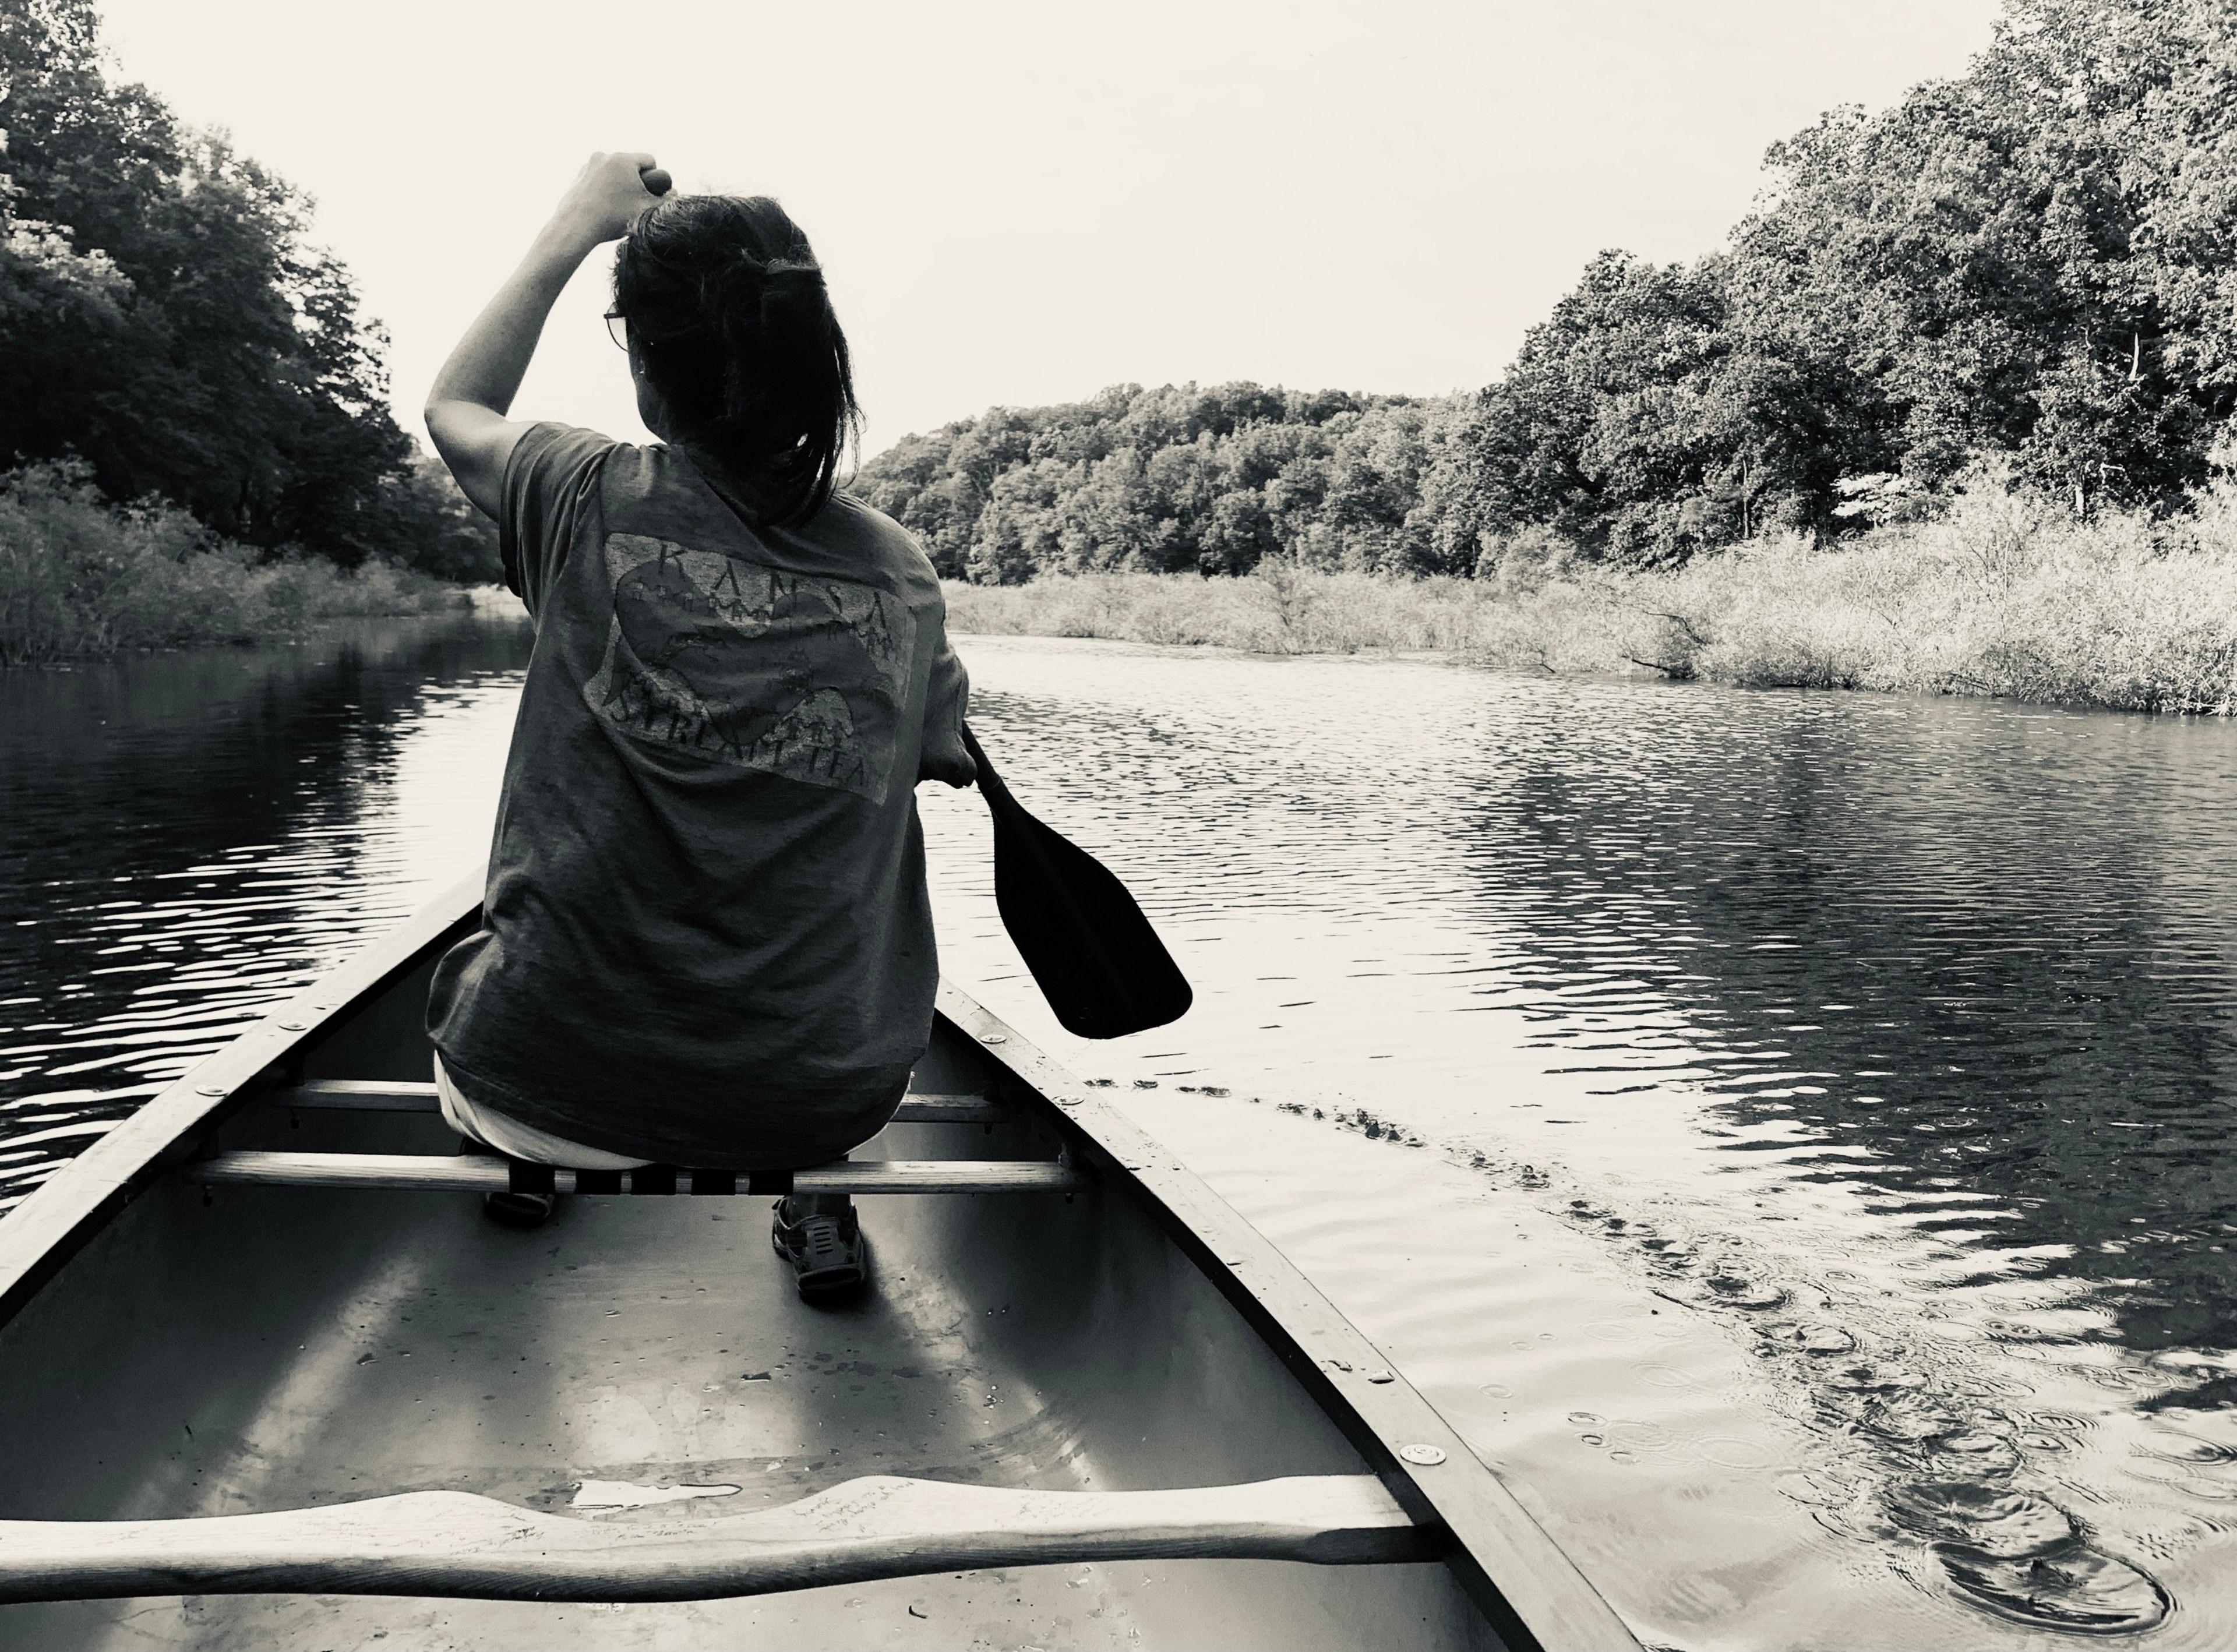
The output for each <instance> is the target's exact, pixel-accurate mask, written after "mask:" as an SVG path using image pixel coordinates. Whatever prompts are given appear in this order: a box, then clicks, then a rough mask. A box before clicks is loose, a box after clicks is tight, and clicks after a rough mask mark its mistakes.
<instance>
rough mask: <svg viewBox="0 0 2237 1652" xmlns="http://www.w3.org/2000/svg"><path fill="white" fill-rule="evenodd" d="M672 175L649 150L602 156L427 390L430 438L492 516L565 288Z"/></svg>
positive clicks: (583, 173) (472, 496) (585, 170)
mask: <svg viewBox="0 0 2237 1652" xmlns="http://www.w3.org/2000/svg"><path fill="white" fill-rule="evenodd" d="M648 176H650V181H651V182H654V183H655V184H663V183H665V182H666V181H667V180H666V178H665V177H664V176H663V175H661V174H659V173H657V172H655V171H654V170H653V161H652V157H651V156H650V155H592V156H591V158H590V160H589V161H587V162H584V167H583V169H582V171H581V172H580V173H578V174H577V175H576V178H575V182H574V183H573V184H572V185H571V186H570V188H568V191H567V194H566V195H565V196H564V198H563V199H562V200H561V201H560V202H559V206H558V210H557V211H555V212H554V213H553V214H552V215H551V221H550V222H549V223H547V224H545V225H544V228H543V229H542V230H540V231H539V232H538V235H537V237H536V241H535V244H534V245H532V246H531V247H530V248H529V249H528V256H527V257H525V258H524V259H522V260H521V261H520V268H518V269H516V270H514V271H513V272H512V274H511V275H510V276H508V277H507V278H506V280H505V285H504V286H503V287H499V288H498V291H497V296H496V297H495V298H493V299H492V300H490V301H489V302H488V304H487V305H485V306H484V307H483V309H482V313H481V314H479V315H478V316H476V317H475V318H474V324H473V325H472V327H468V328H467V329H466V335H465V337H464V338H462V339H460V340H459V342H458V346H457V347H456V348H454V349H453V350H452V352H451V356H450V360H447V361H445V362H444V363H443V370H442V371H441V372H440V373H437V374H436V375H435V385H434V388H433V389H432V390H430V391H429V392H428V393H427V406H426V419H427V434H428V435H429V436H431V437H432V438H433V439H434V443H435V451H436V452H437V453H440V454H441V455H442V456H443V462H444V463H445V465H448V466H450V467H451V474H452V475H453V476H455V477H457V478H458V479H459V487H460V488H461V489H462V490H463V491H464V492H465V496H466V497H467V498H468V499H472V501H473V502H474V503H475V504H476V505H478V506H480V507H481V508H482V509H483V510H485V511H486V512H489V514H490V515H492V516H496V515H497V514H498V512H499V509H500V508H501V506H503V503H504V489H505V459H507V458H508V457H509V456H510V455H511V453H512V448H513V444H514V443H516V442H518V440H519V439H520V438H521V433H523V432H524V431H525V430H526V429H527V428H528V426H526V425H525V424H521V423H518V421H516V420H511V419H508V418H506V417H505V415H506V413H509V412H511V408H512V398H513V396H514V394H515V393H517V392H518V390H519V388H520V380H521V378H522V376H523V375H524V374H525V373H527V371H528V362H529V358H530V357H531V356H533V355H534V354H536V341H537V340H538V338H540V337H541V336H542V335H543V333H544V318H545V317H546V316H547V315H549V314H551V306H552V304H553V303H554V302H555V301H557V300H558V297H559V293H560V289H561V288H563V287H565V286H566V285H567V282H568V280H569V278H570V277H571V276H572V275H573V274H574V273H575V270H576V268H577V266H579V265H580V264H581V263H582V261H583V260H584V259H585V258H587V257H588V256H590V254H591V249H592V248H595V247H597V246H598V245H600V244H601V243H602V242H604V241H618V240H619V239H620V238H621V237H622V236H624V235H627V234H628V233H629V228H630V225H631V224H633V223H635V222H636V221H637V215H638V214H639V213H641V212H643V210H644V209H645V208H647V207H650V205H652V203H653V202H654V201H655V200H656V199H657V195H656V194H655V192H654V190H652V189H649V188H646V187H645V186H646V183H647V181H648Z"/></svg>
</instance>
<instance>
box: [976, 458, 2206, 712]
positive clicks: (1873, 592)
mask: <svg viewBox="0 0 2237 1652" xmlns="http://www.w3.org/2000/svg"><path fill="white" fill-rule="evenodd" d="M1523 569H1524V572H1521V574H1520V575H1516V574H1515V572H1514V565H1512V564H1511V563H1510V564H1509V565H1508V568H1507V572H1506V575H1505V576H1503V577H1501V578H1475V579H1457V578H1422V579H1407V578H1399V577H1393V576H1386V575H1369V574H1357V573H1340V572H1336V573H1332V572H1321V571H1318V570H1315V569H1312V568H1309V567H1307V568H1301V567H1298V566H1297V565H1295V564H1293V563H1290V562H1288V561H1286V560H1285V559H1281V558H1272V559H1270V560H1269V561H1268V562H1267V563H1265V564H1262V565H1261V568H1260V571H1259V572H1257V573H1254V574H1252V575H1251V576H1250V577H1248V578H1240V579H1211V578H1197V577H1194V576H1190V575H1158V574H1126V573H1093V574H1056V575H1045V576H1043V577H1042V578H1039V579H1036V580H1034V581H1033V582H1032V583H1031V584H1028V585H1008V586H988V585H961V584H955V585H949V586H948V588H947V592H948V609H949V624H950V625H951V626H952V628H953V629H954V630H955V631H960V632H971V631H980V632H990V633H1008V634H1013V635H1018V634H1025V635H1037V636H1058V637H1107V638H1124V639H1127V640H1130V641H1134V642H1145V643H1183V644H1189V643H1196V644H1215V645H1217V646H1222V647H1229V648H1238V649H1248V650H1251V651H1256V652H1261V653H1277V654H1297V653H1356V652H1361V651H1386V650H1387V651H1435V652H1439V653H1442V654H1445V655H1448V656H1449V657H1454V658H1456V659H1461V660H1464V661H1468V662H1469V663H1472V664H1483V665H1490V666H1496V667H1502V668H1507V669H1511V670H1524V671H1548V672H1564V673H1565V672H1611V671H1613V672H1639V671H1652V672H1655V673H1658V674H1660V675H1661V676H1664V677H1674V678H1680V679H1699V680H1702V681H1707V682H1717V683H1727V684H1742V685H1747V686H1753V687H1764V688H1854V689H1875V690H1883V691H1917V692H1926V693H1944V694H1950V693H1955V694H1990V695H2004V696H2010V697H2016V698H2021V699H2028V700H2037V701H2056V702H2062V703H2065V704H2081V705H2097V706H2108V707H2113V708H2116V709H2120V710H2154V711H2202V712H2211V713H2216V714H2220V715H2223V716H2227V715H2229V714H2231V713H2232V712H2233V711H2237V489H2231V488H2228V487H2226V486H2225V487H2224V488H2221V489H2219V490H2217V491H2215V492H2210V493H2208V494H2207V495H2206V496H2204V497H2203V498H2201V499H2199V500H2198V501H2197V502H2196V505H2195V508H2194V510H2193V511H2192V512H2190V513H2188V514H2187V515H2184V516H2181V517H2176V518H2172V519H2155V518H2153V517H2152V516H2150V515H2149V514H2148V513H2147V512H2143V511H2135V512H2118V511H2105V512H2098V513H2097V514H2095V516H2093V517H2092V518H2090V519H2089V520H2087V521H2081V520H2077V519H2075V517H2074V516H2073V515H2072V513H2071V512H2069V511H2066V510H2064V509H2062V507H2061V506H2060V505H2059V503H2058V502H2057V501H2056V500H2052V499H2044V498H2042V496H2040V495H2038V494H2036V493H2033V492H2028V491H2026V490H2019V491H2007V490H2005V489H2003V488H2002V487H1982V488H1979V489H1977V490H1976V491H1975V492H1968V493H1966V494H1964V495H1963V496H1961V497H1960V499H1958V500H1957V504H1956V506H1954V508H1952V509H1951V510H1950V512H1948V513H1947V515H1945V516H1944V517H1943V518H1942V519H1939V520H1936V521H1926V522H1907V523H1896V524H1890V525H1884V526H1882V527H1878V528H1875V529H1873V530H1871V532H1868V533H1866V534H1864V535H1863V536H1861V537H1859V538H1858V539H1851V540H1846V541H1842V542H1840V543H1838V544H1837V545H1832V546H1830V547H1823V548H1821V547H1818V546H1814V545H1811V543H1810V541H1809V540H1807V539H1804V538H1802V537H1800V536H1798V535H1792V534H1781V535H1773V536H1770V537H1766V538H1764V539H1756V540H1753V541H1751V542H1749V543H1748V544H1746V545H1740V546H1739V547H1737V548H1735V549H1733V550H1731V551H1727V552H1720V553H1718V554H1715V555H1712V556H1705V557H1700V558H1696V559H1695V560H1694V561H1693V563H1691V564H1689V565H1687V566H1686V567H1685V568H1682V569H1680V570H1678V571H1676V572H1670V573H1652V572H1647V573H1640V572H1626V571H1623V570H1620V569H1613V568H1609V567H1607V566H1605V565H1591V564H1584V563H1579V562H1576V561H1574V560H1565V559H1563V558H1559V557H1550V558H1548V557H1544V556H1542V555H1541V556H1539V557H1536V558H1534V559H1532V560H1529V561H1527V562H1525V563H1524V564H1523ZM1532 570H1534V571H1535V572H1531V571H1532Z"/></svg>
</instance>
